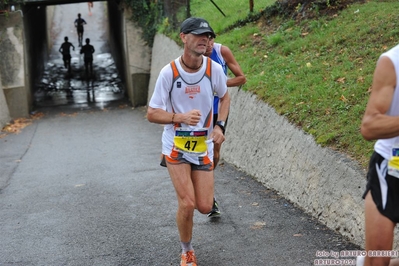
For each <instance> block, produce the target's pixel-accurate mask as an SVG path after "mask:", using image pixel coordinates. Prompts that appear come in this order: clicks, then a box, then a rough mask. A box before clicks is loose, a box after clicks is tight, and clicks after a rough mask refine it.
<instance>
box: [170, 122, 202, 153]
mask: <svg viewBox="0 0 399 266" xmlns="http://www.w3.org/2000/svg"><path fill="white" fill-rule="evenodd" d="M207 139H208V130H207V129H205V128H203V129H198V130H190V129H184V128H177V129H176V132H175V137H174V139H173V142H174V144H175V148H176V149H178V150H180V151H183V152H187V153H192V154H201V153H205V152H206V151H207V150H208V146H207V145H206V140H207Z"/></svg>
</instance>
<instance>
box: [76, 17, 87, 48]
mask: <svg viewBox="0 0 399 266" xmlns="http://www.w3.org/2000/svg"><path fill="white" fill-rule="evenodd" d="M86 24H87V22H86V21H85V20H84V19H83V18H81V15H80V13H79V14H78V18H77V19H75V27H76V30H77V31H78V42H79V47H82V41H83V31H84V27H83V25H86Z"/></svg>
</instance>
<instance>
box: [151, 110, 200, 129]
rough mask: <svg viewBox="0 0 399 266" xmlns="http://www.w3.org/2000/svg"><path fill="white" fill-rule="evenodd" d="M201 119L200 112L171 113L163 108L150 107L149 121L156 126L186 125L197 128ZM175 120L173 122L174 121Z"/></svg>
mask: <svg viewBox="0 0 399 266" xmlns="http://www.w3.org/2000/svg"><path fill="white" fill-rule="evenodd" d="M200 118H201V112H200V111H199V110H195V109H194V110H191V111H189V112H187V113H171V112H167V111H165V110H163V109H161V108H152V107H148V109H147V119H148V121H150V122H152V123H156V124H172V122H173V123H184V124H187V125H190V126H196V125H197V124H198V122H199V121H200ZM172 120H173V121H172Z"/></svg>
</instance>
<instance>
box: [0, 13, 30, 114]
mask: <svg viewBox="0 0 399 266" xmlns="http://www.w3.org/2000/svg"><path fill="white" fill-rule="evenodd" d="M0 25H1V27H0V58H1V60H0V76H1V83H2V86H3V89H2V93H3V94H4V96H5V99H6V102H7V106H8V110H9V115H10V116H11V118H17V117H26V116H28V114H29V99H28V96H27V95H29V92H28V89H29V88H27V87H26V86H27V80H26V69H25V63H26V62H25V60H26V59H25V48H24V47H25V37H24V24H23V17H22V13H21V12H12V13H9V15H8V16H6V15H0ZM2 116H3V115H2Z"/></svg>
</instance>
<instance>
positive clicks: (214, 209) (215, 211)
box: [208, 198, 220, 217]
mask: <svg viewBox="0 0 399 266" xmlns="http://www.w3.org/2000/svg"><path fill="white" fill-rule="evenodd" d="M219 216H220V211H219V205H218V203H217V201H216V199H215V198H213V206H212V210H211V212H210V213H208V217H219Z"/></svg>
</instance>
